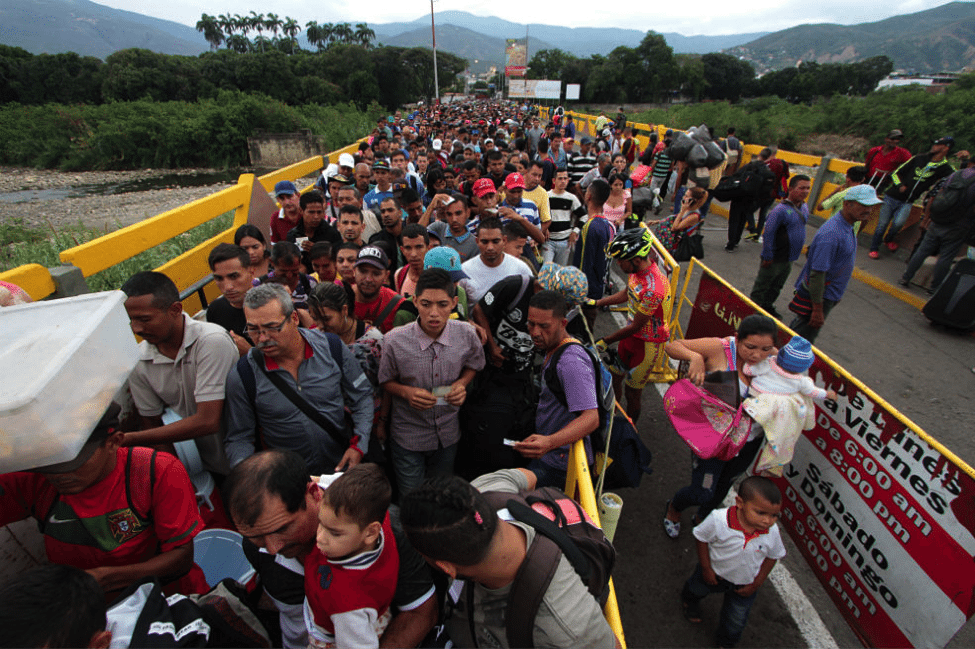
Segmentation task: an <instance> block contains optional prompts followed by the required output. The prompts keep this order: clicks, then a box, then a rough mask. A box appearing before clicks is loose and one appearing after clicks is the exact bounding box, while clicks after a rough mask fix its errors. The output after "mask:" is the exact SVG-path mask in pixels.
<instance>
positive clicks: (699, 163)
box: [687, 142, 708, 168]
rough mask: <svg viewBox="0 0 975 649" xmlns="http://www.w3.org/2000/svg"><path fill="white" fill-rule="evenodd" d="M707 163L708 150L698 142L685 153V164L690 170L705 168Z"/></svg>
mask: <svg viewBox="0 0 975 649" xmlns="http://www.w3.org/2000/svg"><path fill="white" fill-rule="evenodd" d="M707 163H708V150H707V149H705V148H704V145H703V144H701V143H700V142H698V143H696V144H695V145H694V146H693V147H691V150H690V151H689V152H688V153H687V164H688V166H690V167H692V168H696V167H706V166H707Z"/></svg>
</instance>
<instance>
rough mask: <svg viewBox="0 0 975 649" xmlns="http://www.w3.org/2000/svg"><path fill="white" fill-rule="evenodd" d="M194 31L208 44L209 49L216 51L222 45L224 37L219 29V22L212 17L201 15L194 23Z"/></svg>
mask: <svg viewBox="0 0 975 649" xmlns="http://www.w3.org/2000/svg"><path fill="white" fill-rule="evenodd" d="M196 31H198V32H201V33H202V34H203V38H205V39H206V42H207V43H209V44H210V49H213V50H216V49H217V48H219V47H220V46H221V45H222V44H223V41H224V35H223V31H222V30H221V29H220V21H219V20H217V19H216V18H214V17H213V16H209V15H207V14H203V15H202V16H201V17H200V20H199V21H197V23H196Z"/></svg>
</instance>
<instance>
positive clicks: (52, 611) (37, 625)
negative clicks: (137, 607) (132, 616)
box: [0, 564, 107, 647]
mask: <svg viewBox="0 0 975 649" xmlns="http://www.w3.org/2000/svg"><path fill="white" fill-rule="evenodd" d="M105 608H106V607H105V593H104V591H102V588H101V586H99V585H98V582H97V581H96V580H95V578H94V577H92V576H91V575H89V574H88V573H87V572H85V571H84V570H81V569H80V568H75V567H74V566H65V565H58V564H50V565H45V566H38V567H36V568H32V569H30V570H27V571H24V572H21V573H17V574H15V575H13V576H12V577H11V578H10V579H8V580H7V581H5V582H4V583H3V585H2V586H0V624H2V625H3V627H2V628H3V639H2V640H0V646H3V647H87V646H88V644H89V643H90V642H91V639H92V636H94V635H95V634H96V633H98V632H99V631H104V630H105V628H106V626H107V619H106V616H105Z"/></svg>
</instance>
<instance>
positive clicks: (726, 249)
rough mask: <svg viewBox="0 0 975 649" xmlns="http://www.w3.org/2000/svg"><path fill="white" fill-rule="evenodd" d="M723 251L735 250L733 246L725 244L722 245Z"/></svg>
mask: <svg viewBox="0 0 975 649" xmlns="http://www.w3.org/2000/svg"><path fill="white" fill-rule="evenodd" d="M724 251H725V252H734V251H735V246H725V247H724Z"/></svg>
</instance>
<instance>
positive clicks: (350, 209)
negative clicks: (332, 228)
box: [339, 205, 366, 223]
mask: <svg viewBox="0 0 975 649" xmlns="http://www.w3.org/2000/svg"><path fill="white" fill-rule="evenodd" d="M343 214H355V215H356V216H358V217H359V223H365V220H366V219H365V217H364V216H363V215H362V210H360V209H359V208H358V207H357V206H355V205H343V206H342V209H340V210H339V220H340V221H341V220H342V215H343Z"/></svg>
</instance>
